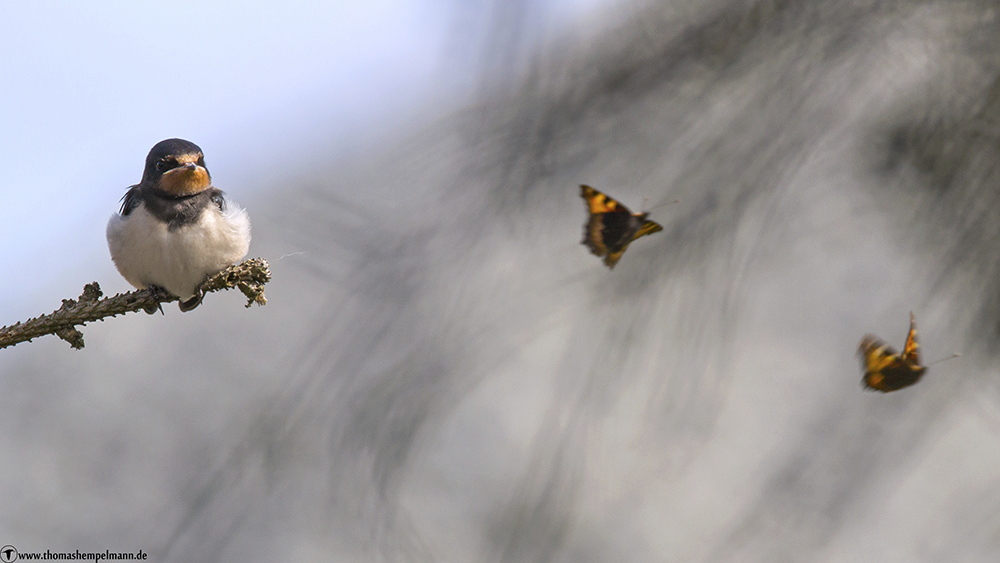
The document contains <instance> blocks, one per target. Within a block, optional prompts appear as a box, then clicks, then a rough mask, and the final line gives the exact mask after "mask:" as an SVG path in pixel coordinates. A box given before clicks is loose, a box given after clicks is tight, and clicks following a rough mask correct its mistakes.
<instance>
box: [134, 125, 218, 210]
mask: <svg viewBox="0 0 1000 563" xmlns="http://www.w3.org/2000/svg"><path fill="white" fill-rule="evenodd" d="M141 185H143V186H146V187H149V188H152V190H153V191H155V192H156V193H158V194H160V195H164V196H168V197H184V196H189V195H194V194H197V193H200V192H203V191H205V190H207V189H208V188H210V187H212V176H211V175H210V174H209V173H208V168H206V167H205V155H204V154H203V153H202V152H201V148H199V147H198V145H196V144H194V143H192V142H191V141H185V140H184V139H167V140H165V141H160V142H159V143H156V144H155V145H154V146H153V148H152V149H150V151H149V155H148V156H146V169H145V170H144V171H143V173H142V182H141Z"/></svg>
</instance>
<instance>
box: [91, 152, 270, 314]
mask: <svg viewBox="0 0 1000 563" xmlns="http://www.w3.org/2000/svg"><path fill="white" fill-rule="evenodd" d="M107 236H108V248H109V249H110V250H111V259H112V260H113V261H114V263H115V266H116V267H117V268H118V271H119V272H120V273H121V275H122V277H124V278H125V280H126V281H128V282H129V283H130V284H132V285H134V286H135V287H137V288H140V289H143V288H147V287H150V286H157V287H160V288H162V289H164V290H166V291H167V292H169V293H171V294H173V295H176V296H177V297H178V298H180V309H181V311H190V310H191V309H194V308H195V307H197V306H198V305H199V304H200V303H201V299H202V297H203V296H204V293H203V292H202V290H201V284H202V282H204V281H205V278H206V277H208V276H210V275H212V274H215V273H217V272H220V271H222V270H223V269H225V268H227V267H228V266H231V265H232V264H235V263H236V262H238V261H240V260H241V259H242V258H243V257H244V256H246V254H247V251H248V250H249V248H250V219H249V217H247V213H246V211H244V210H243V209H242V208H241V207H239V206H238V205H236V204H235V203H233V202H232V201H228V200H226V198H225V194H224V193H223V192H222V190H220V189H218V188H216V187H214V186H212V176H211V175H210V174H209V173H208V168H206V167H205V155H204V154H203V153H202V152H201V149H200V148H199V147H198V145H196V144H194V143H192V142H190V141H185V140H183V139H167V140H165V141H160V142H159V143H157V144H156V145H154V146H153V148H152V149H150V151H149V155H148V156H146V168H145V170H143V173H142V180H141V181H140V182H139V183H138V184H136V185H134V186H131V187H129V189H128V191H126V192H125V196H124V197H123V198H122V206H121V210H120V211H119V212H118V213H115V214H114V215H112V216H111V219H110V220H109V221H108V229H107Z"/></svg>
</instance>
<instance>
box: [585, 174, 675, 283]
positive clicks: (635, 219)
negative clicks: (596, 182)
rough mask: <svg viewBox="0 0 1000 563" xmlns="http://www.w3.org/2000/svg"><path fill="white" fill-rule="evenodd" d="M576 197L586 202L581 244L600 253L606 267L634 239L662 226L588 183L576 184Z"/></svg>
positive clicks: (617, 257)
mask: <svg viewBox="0 0 1000 563" xmlns="http://www.w3.org/2000/svg"><path fill="white" fill-rule="evenodd" d="M580 197H582V198H583V200H584V202H585V203H586V205H587V212H588V213H589V216H588V217H587V224H586V225H584V226H583V241H582V244H583V245H585V246H586V247H587V248H589V249H590V252H591V253H593V254H595V255H597V256H600V257H603V258H604V264H605V265H607V267H608V268H614V267H615V264H616V263H617V262H618V260H619V259H620V258H621V257H622V255H623V254H625V249H626V248H628V245H629V244H630V243H631V242H632V241H634V240H635V239H637V238H639V237H641V236H645V235H648V234H651V233H655V232H657V231H662V230H663V227H662V226H660V225H659V224H658V223H656V222H655V221H650V220H648V219H646V216H647V215H648V214H647V213H632V212H631V211H629V208H627V207H625V206H624V205H622V204H621V203H618V201H616V200H615V199H613V198H611V197H610V196H608V195H607V194H604V193H601V192H599V191H597V190H595V189H594V188H592V187H590V186H580Z"/></svg>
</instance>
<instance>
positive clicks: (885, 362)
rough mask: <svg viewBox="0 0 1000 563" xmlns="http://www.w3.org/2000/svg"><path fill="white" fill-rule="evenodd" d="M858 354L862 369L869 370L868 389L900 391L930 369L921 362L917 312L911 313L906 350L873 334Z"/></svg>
mask: <svg viewBox="0 0 1000 563" xmlns="http://www.w3.org/2000/svg"><path fill="white" fill-rule="evenodd" d="M858 354H859V355H860V356H861V369H863V370H864V371H865V374H864V376H863V377H862V380H861V382H862V385H864V387H865V388H866V389H872V390H875V391H881V392H883V393H888V392H890V391H896V390H898V389H902V388H904V387H909V386H910V385H913V384H914V383H916V382H917V381H920V378H921V377H922V376H923V375H924V372H926V371H927V367H926V366H922V365H920V344H919V343H918V342H917V323H916V321H915V320H914V318H913V313H910V332H909V333H908V334H907V336H906V344H905V345H904V346H903V353H902V354H899V353H897V352H896V351H895V350H894V349H893V348H892V347H890V346H889V345H888V344H886V343H885V342H883V341H882V340H880V339H879V338H877V337H875V336H872V335H871V334H868V335H865V337H864V338H862V339H861V344H860V345H859V346H858Z"/></svg>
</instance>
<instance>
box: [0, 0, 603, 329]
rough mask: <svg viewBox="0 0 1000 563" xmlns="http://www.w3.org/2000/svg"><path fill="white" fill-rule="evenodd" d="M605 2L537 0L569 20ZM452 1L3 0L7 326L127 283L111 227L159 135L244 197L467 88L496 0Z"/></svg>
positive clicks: (388, 134)
mask: <svg viewBox="0 0 1000 563" xmlns="http://www.w3.org/2000/svg"><path fill="white" fill-rule="evenodd" d="M599 2H600V0H551V1H550V2H549V3H548V5H547V7H546V8H542V12H541V13H543V14H545V15H544V17H545V18H547V19H555V20H560V21H562V22H564V23H568V21H569V20H571V19H573V18H575V17H579V15H580V14H581V13H582V12H584V11H585V10H587V9H589V8H592V7H593V6H594V5H595V4H598V3H599ZM455 4H462V3H460V2H431V1H426V0H368V1H366V2H353V1H342V2H319V1H310V2H266V1H249V2H242V3H239V4H237V3H233V2H218V1H216V2H212V1H197V2H194V1H182V2H169V3H151V2H104V3H88V4H87V5H85V4H83V3H69V2H20V3H14V2H6V3H4V4H3V8H2V10H0V11H2V17H0V53H3V56H2V57H0V76H2V77H3V81H2V85H0V112H2V113H0V116H2V126H0V155H2V156H0V162H2V164H3V168H4V172H5V173H4V175H3V182H2V184H0V274H2V275H0V325H3V324H9V323H12V322H14V321H15V320H18V319H21V318H23V317H24V316H25V315H29V314H30V315H33V314H38V313H42V312H47V311H48V310H49V309H51V308H53V307H55V306H56V305H58V304H59V299H61V298H63V297H69V296H75V295H76V294H77V293H78V292H79V290H80V289H81V288H82V285H83V284H84V283H86V282H89V281H92V280H93V279H97V280H98V281H100V282H101V283H102V286H103V287H104V288H105V291H106V292H108V293H111V292H115V291H124V290H127V289H129V288H128V286H127V284H125V283H124V280H121V279H120V277H118V276H117V273H116V272H114V269H113V266H112V265H111V261H110V258H109V257H108V254H107V248H106V243H105V239H104V226H105V223H106V222H107V219H108V217H109V216H110V214H111V213H112V212H113V211H114V210H115V208H116V206H117V204H118V199H119V198H120V197H121V195H122V194H123V193H124V191H125V189H126V188H127V186H128V185H129V184H132V183H135V182H137V181H138V180H139V178H140V176H141V173H142V164H143V159H144V158H145V155H146V153H147V151H148V150H149V148H150V147H151V146H152V145H153V144H154V143H156V142H157V141H159V140H161V139H164V138H168V137H183V138H187V139H190V140H192V141H194V142H196V143H198V144H199V145H201V146H202V148H203V149H204V150H205V152H206V156H207V162H208V164H209V168H210V170H211V171H212V174H213V177H214V178H215V180H216V184H217V185H220V187H222V188H223V189H226V190H227V191H228V192H229V193H230V195H231V196H233V197H234V199H236V200H237V201H240V202H241V203H244V204H245V202H247V201H248V200H250V199H251V197H253V196H254V194H251V193H248V191H247V190H248V189H249V188H245V187H244V185H245V184H250V183H251V182H249V181H248V178H247V177H246V175H247V174H254V175H257V176H258V177H260V176H261V175H267V174H277V166H278V163H280V162H288V161H292V162H293V163H295V159H296V158H304V159H305V160H307V161H308V160H309V159H316V158H317V153H320V152H321V151H327V152H330V153H332V154H331V156H336V155H337V154H343V151H362V150H365V148H366V147H369V146H372V145H374V144H378V143H379V142H392V138H393V136H394V135H401V136H402V135H405V134H406V132H405V131H400V130H399V129H400V127H399V126H398V123H401V122H402V123H405V122H407V121H406V119H404V117H405V116H407V115H409V114H411V113H413V112H417V111H420V112H423V113H424V114H433V113H435V112H441V113H443V112H444V111H446V110H447V109H449V107H459V106H460V105H462V104H463V103H468V101H469V96H470V95H471V92H472V88H473V86H474V84H475V79H474V77H472V76H469V74H470V72H468V71H471V68H465V65H468V63H469V62H470V61H469V57H470V55H469V53H467V52H463V51H464V50H466V49H467V48H468V47H469V46H471V45H473V44H474V43H475V38H472V39H470V38H469V37H467V36H465V34H470V33H471V34H475V33H479V32H480V31H481V30H482V29H485V28H487V27H488V25H489V22H488V21H484V18H487V19H488V17H489V14H490V13H491V10H492V9H493V8H491V7H490V6H491V5H492V4H491V3H490V2H484V3H483V4H484V5H483V6H479V7H474V8H468V7H464V8H463V11H462V12H461V13H457V12H456V11H455V9H454V5H455ZM470 22H471V24H472V27H473V29H470ZM477 25H478V26H479V27H480V29H479V30H476V29H474V27H475V26H477ZM258 183H259V182H258ZM250 211H251V217H253V210H252V209H251V210H250Z"/></svg>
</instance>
